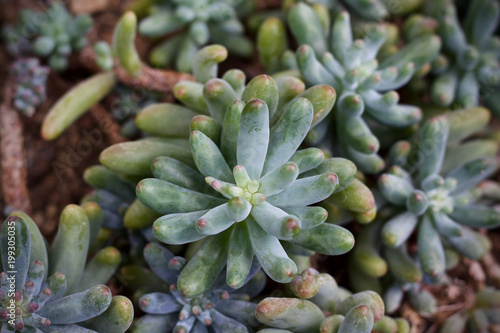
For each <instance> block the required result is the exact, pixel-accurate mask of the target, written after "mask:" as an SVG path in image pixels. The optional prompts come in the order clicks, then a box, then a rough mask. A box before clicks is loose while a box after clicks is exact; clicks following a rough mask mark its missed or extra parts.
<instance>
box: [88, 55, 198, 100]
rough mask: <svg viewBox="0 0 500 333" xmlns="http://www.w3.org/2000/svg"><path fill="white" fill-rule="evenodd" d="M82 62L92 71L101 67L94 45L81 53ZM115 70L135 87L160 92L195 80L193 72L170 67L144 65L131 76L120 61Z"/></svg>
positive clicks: (122, 78)
mask: <svg viewBox="0 0 500 333" xmlns="http://www.w3.org/2000/svg"><path fill="white" fill-rule="evenodd" d="M80 59H81V62H82V64H83V65H84V66H85V67H87V68H88V69H90V70H91V71H94V72H98V71H99V70H100V69H99V67H98V66H97V64H96V55H95V53H94V50H93V49H92V47H90V46H88V47H86V48H85V49H83V50H82V52H81V53H80ZM114 71H115V73H116V76H117V77H118V79H119V80H120V81H121V82H122V83H124V84H126V85H128V86H134V87H142V88H145V89H148V90H156V91H160V92H166V93H168V92H171V91H172V90H173V88H174V86H175V85H176V84H177V82H179V81H182V80H188V81H194V77H193V76H192V75H191V74H187V73H181V72H176V71H172V70H168V69H155V68H151V67H149V66H147V65H144V66H143V68H142V70H141V72H140V73H139V75H137V76H135V77H134V76H131V75H130V74H128V73H127V71H126V70H125V69H124V68H123V67H121V66H120V65H119V64H118V63H115V68H114Z"/></svg>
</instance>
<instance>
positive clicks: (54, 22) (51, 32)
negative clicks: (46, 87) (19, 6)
mask: <svg viewBox="0 0 500 333" xmlns="http://www.w3.org/2000/svg"><path fill="white" fill-rule="evenodd" d="M91 27H92V18H91V17H90V16H88V15H79V16H76V17H73V16H72V15H71V14H70V13H69V12H68V11H67V9H66V8H65V7H64V5H63V4H62V3H60V2H57V1H54V2H52V3H51V4H50V6H49V7H48V8H47V9H46V10H45V11H43V12H37V11H33V10H30V9H26V10H23V11H22V12H21V14H20V17H19V21H18V23H17V24H16V25H15V26H8V27H6V28H5V29H4V38H5V39H6V40H7V43H8V48H9V50H11V51H12V52H13V53H15V54H17V55H21V56H22V55H27V54H35V55H37V56H39V57H43V58H48V63H49V66H50V68H52V69H53V70H55V71H62V70H64V69H66V67H67V66H68V56H69V55H70V54H71V52H72V51H79V50H81V49H82V48H84V47H85V46H86V45H87V37H86V36H87V34H88V32H89V31H90V28H91Z"/></svg>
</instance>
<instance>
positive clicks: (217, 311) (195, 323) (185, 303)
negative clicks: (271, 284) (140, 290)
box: [131, 243, 266, 333]
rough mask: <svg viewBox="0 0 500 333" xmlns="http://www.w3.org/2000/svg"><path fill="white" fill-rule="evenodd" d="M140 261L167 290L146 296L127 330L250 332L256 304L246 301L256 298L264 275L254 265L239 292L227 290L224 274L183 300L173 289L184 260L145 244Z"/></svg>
mask: <svg viewBox="0 0 500 333" xmlns="http://www.w3.org/2000/svg"><path fill="white" fill-rule="evenodd" d="M144 258H145V260H146V262H147V264H148V266H149V267H150V269H151V270H152V271H153V272H154V274H156V275H157V276H158V277H159V278H160V279H161V280H162V281H163V282H165V283H166V284H167V285H168V286H169V289H168V291H158V290H155V291H153V292H149V293H146V294H144V295H142V296H141V297H140V298H139V300H138V303H139V306H140V308H141V310H142V311H144V312H145V313H146V315H144V316H143V317H141V318H140V319H138V320H137V321H136V322H135V323H134V325H133V326H132V328H131V331H132V332H136V333H140V332H158V333H160V332H165V333H167V332H171V331H173V332H186V333H187V332H208V331H209V330H208V329H209V328H210V331H211V332H212V331H213V332H217V333H219V332H220V333H223V332H251V327H254V326H256V325H257V321H256V319H255V316H254V311H255V308H256V304H255V303H252V302H249V300H250V299H251V298H253V297H255V296H256V295H258V294H259V293H260V292H261V291H262V289H263V287H264V284H265V281H266V278H265V275H264V274H263V273H262V271H260V266H259V265H258V264H256V263H254V264H253V265H252V268H251V272H250V274H249V278H248V280H247V281H245V284H243V285H242V287H241V288H240V289H236V290H235V289H232V288H229V287H228V286H227V284H226V281H225V280H226V279H225V276H224V274H222V275H221V276H219V278H218V279H217V281H216V282H215V283H214V285H212V286H211V287H210V289H209V290H207V291H205V292H204V293H203V294H200V295H197V296H194V297H185V296H183V295H182V294H181V293H180V292H179V290H178V289H177V280H178V277H179V273H180V271H181V270H182V268H183V267H184V266H185V265H186V259H184V258H182V257H178V256H174V255H173V254H172V253H171V252H170V251H169V250H168V249H166V248H165V247H163V246H161V245H159V244H157V243H149V244H147V245H146V247H145V248H144Z"/></svg>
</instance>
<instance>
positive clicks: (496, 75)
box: [426, 0, 500, 115]
mask: <svg viewBox="0 0 500 333" xmlns="http://www.w3.org/2000/svg"><path fill="white" fill-rule="evenodd" d="M426 7H427V8H426V11H427V13H428V14H429V15H431V16H433V17H435V18H436V20H437V21H438V23H439V24H438V29H437V30H438V33H439V35H440V36H441V38H442V40H443V53H442V55H441V56H440V57H439V58H438V59H437V60H438V61H436V63H435V64H434V66H433V73H434V74H436V75H438V77H436V78H435V80H434V82H433V83H432V87H431V96H432V100H433V102H434V103H435V104H437V105H443V106H452V107H454V108H457V106H458V108H463V107H468V106H476V105H478V103H479V101H480V100H481V101H484V102H485V103H487V105H488V106H489V107H490V108H491V110H492V111H493V112H494V113H495V114H496V115H498V114H499V108H498V94H497V93H496V92H497V91H498V87H499V85H500V62H499V54H500V53H499V50H500V39H499V38H498V36H494V35H493V34H494V32H495V29H496V27H497V25H498V20H499V19H500V7H499V3H498V1H496V0H480V1H474V2H471V3H470V4H469V5H468V7H467V12H466V14H465V17H464V20H463V22H462V24H461V23H460V20H459V17H458V14H457V9H456V7H455V4H454V3H453V1H448V0H442V1H429V2H428V4H427V5H426Z"/></svg>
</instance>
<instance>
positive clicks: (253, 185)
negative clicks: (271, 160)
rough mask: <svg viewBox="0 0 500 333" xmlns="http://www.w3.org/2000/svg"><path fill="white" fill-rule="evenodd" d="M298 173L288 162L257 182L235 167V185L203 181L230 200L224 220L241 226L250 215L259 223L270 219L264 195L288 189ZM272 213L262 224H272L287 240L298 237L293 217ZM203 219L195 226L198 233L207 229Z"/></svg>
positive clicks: (294, 166) (296, 219)
mask: <svg viewBox="0 0 500 333" xmlns="http://www.w3.org/2000/svg"><path fill="white" fill-rule="evenodd" d="M298 172H299V170H298V168H297V165H296V164H295V163H292V162H289V163H285V164H284V165H282V166H281V167H280V168H278V169H277V170H276V171H275V172H273V173H271V174H272V175H273V176H272V177H268V178H269V179H266V177H263V178H261V180H260V181H259V180H257V179H251V178H250V176H249V175H248V173H247V171H246V169H245V167H244V166H242V165H236V166H235V167H234V168H233V177H234V180H235V182H236V184H233V183H228V182H224V181H222V180H218V179H216V178H214V177H206V178H205V181H206V182H207V184H208V185H210V186H211V187H212V188H213V189H214V190H216V191H217V192H219V193H220V194H222V195H223V196H224V197H226V198H227V199H229V201H228V203H227V205H226V206H225V211H226V214H227V216H228V217H229V218H230V219H231V220H233V221H235V222H241V221H243V220H245V219H246V218H247V217H248V216H249V215H250V213H251V212H252V214H253V215H257V218H258V219H259V217H261V218H264V216H265V215H267V216H268V219H269V214H268V213H269V212H270V210H269V208H270V207H269V206H271V205H270V204H269V203H267V202H265V201H266V195H272V194H275V193H277V192H281V191H282V190H283V189H284V188H285V187H286V186H288V185H289V183H290V180H295V179H296V177H297V175H298ZM276 176H278V177H276ZM279 179H281V180H282V181H281V182H282V184H280V183H281V182H280V181H279ZM283 180H284V182H283ZM264 202H265V203H264ZM261 206H262V207H261ZM273 213H274V214H272V216H271V218H270V219H269V221H266V222H265V224H267V225H270V224H274V225H275V226H276V227H278V228H280V229H281V232H280V234H283V235H285V234H288V235H289V237H294V236H296V235H297V234H298V233H299V231H300V221H299V220H298V218H297V217H296V216H293V215H289V214H287V213H285V212H284V211H282V210H279V209H273ZM206 215H207V214H205V215H203V216H202V217H200V218H199V219H198V221H197V222H196V225H197V229H198V230H200V231H201V230H205V229H206V228H209V227H210V221H209V220H208V219H207V218H206ZM259 220H261V219H259ZM276 222H278V223H276Z"/></svg>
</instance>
